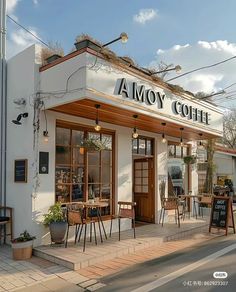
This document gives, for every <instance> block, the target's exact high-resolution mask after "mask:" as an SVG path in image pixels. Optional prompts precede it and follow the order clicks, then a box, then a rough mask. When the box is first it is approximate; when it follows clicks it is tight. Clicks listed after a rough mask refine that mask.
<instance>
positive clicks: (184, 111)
mask: <svg viewBox="0 0 236 292" xmlns="http://www.w3.org/2000/svg"><path fill="white" fill-rule="evenodd" d="M172 110H173V112H174V113H175V114H176V115H181V116H182V117H183V118H188V119H189V120H193V121H197V122H200V123H203V124H206V125H209V113H208V112H205V111H203V110H200V109H198V108H196V107H193V106H191V105H188V104H185V103H182V102H181V101H174V102H173V103H172Z"/></svg>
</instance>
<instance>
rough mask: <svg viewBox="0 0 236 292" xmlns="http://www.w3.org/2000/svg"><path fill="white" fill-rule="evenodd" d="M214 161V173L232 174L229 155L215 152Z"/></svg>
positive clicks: (231, 160) (232, 169)
mask: <svg viewBox="0 0 236 292" xmlns="http://www.w3.org/2000/svg"><path fill="white" fill-rule="evenodd" d="M214 163H215V165H216V175H230V176H232V175H233V173H234V163H233V157H232V156H231V155H227V154H223V153H218V152H215V153H214Z"/></svg>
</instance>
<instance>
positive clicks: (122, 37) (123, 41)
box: [120, 32, 128, 44]
mask: <svg viewBox="0 0 236 292" xmlns="http://www.w3.org/2000/svg"><path fill="white" fill-rule="evenodd" d="M120 38H121V42H122V43H123V44H125V43H127V41H128V35H127V33H125V32H122V33H121V34H120Z"/></svg>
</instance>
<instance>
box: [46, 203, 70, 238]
mask: <svg viewBox="0 0 236 292" xmlns="http://www.w3.org/2000/svg"><path fill="white" fill-rule="evenodd" d="M43 224H44V225H46V226H49V230H50V235H51V241H52V242H54V243H63V242H64V240H65V235H66V230H67V222H66V214H65V212H64V210H63V209H62V207H61V203H59V202H58V203H56V204H54V205H53V206H51V207H50V208H49V210H48V213H47V214H44V220H43Z"/></svg>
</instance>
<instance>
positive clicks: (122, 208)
mask: <svg viewBox="0 0 236 292" xmlns="http://www.w3.org/2000/svg"><path fill="white" fill-rule="evenodd" d="M135 206H136V202H124V201H119V202H118V215H117V216H112V218H111V225H110V237H111V232H112V221H113V219H115V218H117V219H118V228H119V240H120V221H121V219H122V218H128V219H131V220H132V227H133V229H134V238H136V233H135Z"/></svg>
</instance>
